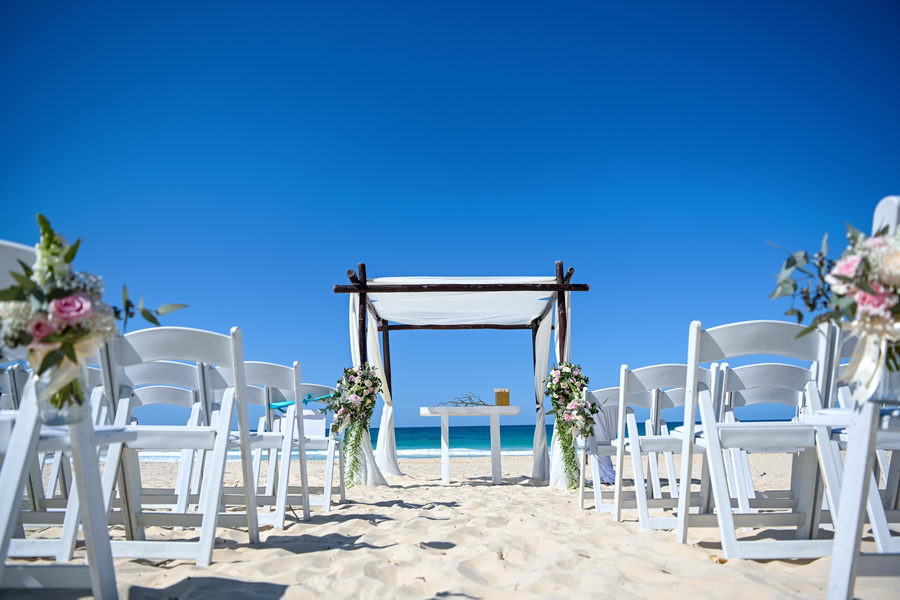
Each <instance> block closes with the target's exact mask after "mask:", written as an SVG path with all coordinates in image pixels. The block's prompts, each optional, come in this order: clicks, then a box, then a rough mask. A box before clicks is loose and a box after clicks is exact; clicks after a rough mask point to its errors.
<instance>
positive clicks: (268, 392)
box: [212, 361, 309, 528]
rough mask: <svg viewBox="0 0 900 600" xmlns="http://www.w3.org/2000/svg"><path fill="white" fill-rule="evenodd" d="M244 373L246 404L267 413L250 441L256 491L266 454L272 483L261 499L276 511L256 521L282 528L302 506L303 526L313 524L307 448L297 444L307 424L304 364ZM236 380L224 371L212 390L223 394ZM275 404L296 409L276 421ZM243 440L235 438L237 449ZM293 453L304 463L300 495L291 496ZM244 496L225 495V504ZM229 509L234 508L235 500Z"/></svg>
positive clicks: (251, 367)
mask: <svg viewBox="0 0 900 600" xmlns="http://www.w3.org/2000/svg"><path fill="white" fill-rule="evenodd" d="M244 369H245V374H246V381H245V382H246V384H247V386H249V387H248V388H247V389H246V390H245V392H246V395H245V397H246V398H247V402H246V404H247V405H248V406H249V405H252V404H255V405H257V406H260V407H262V408H263V409H264V411H265V414H264V415H263V417H262V418H261V419H260V422H259V426H258V427H257V430H256V433H255V434H254V435H253V436H252V437H251V440H250V445H251V447H252V448H253V472H254V479H253V485H254V486H257V487H258V481H259V477H260V475H261V473H260V471H261V461H262V453H263V452H264V451H265V452H266V453H267V454H268V466H269V469H268V477H267V480H266V485H265V488H264V489H263V490H262V494H260V493H259V490H257V497H256V499H257V502H258V503H259V505H261V506H265V507H271V508H273V509H274V512H260V513H259V515H258V517H257V518H258V519H259V522H260V523H262V524H264V525H272V526H275V527H278V528H283V527H284V524H285V510H286V508H287V505H288V503H290V504H297V503H299V504H302V506H303V518H304V520H306V519H309V483H308V479H307V468H306V467H307V465H306V447H305V445H304V444H295V441H296V440H298V439H303V437H304V436H303V425H304V423H303V419H300V418H298V417H297V410H298V406H297V403H298V400H302V397H301V396H300V393H301V392H300V390H301V384H300V363H298V362H294V364H293V366H292V367H286V366H283V365H277V364H273V363H265V362H252V361H248V362H245V363H244ZM233 377H234V371H233V369H228V368H223V367H218V368H215V369H212V388H213V389H214V390H219V389H222V388H223V387H230V386H233V385H234V381H233ZM273 402H292V404H290V405H289V406H288V407H287V411H286V414H285V415H284V416H283V417H280V418H275V417H273V415H272V414H271V411H270V407H271V405H272V403H273ZM301 406H302V404H301ZM238 439H239V436H236V435H234V434H232V443H231V446H232V447H236V446H237V444H238ZM293 447H297V454H298V459H299V467H300V493H299V494H294V495H289V483H290V469H291V462H292V460H291V452H292V448H293ZM279 455H280V456H279ZM240 492H241V488H237V489H226V490H225V495H226V498H229V495H234V494H236V493H240ZM226 503H230V504H233V503H235V500H232V501H230V502H226Z"/></svg>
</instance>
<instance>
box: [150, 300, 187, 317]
mask: <svg viewBox="0 0 900 600" xmlns="http://www.w3.org/2000/svg"><path fill="white" fill-rule="evenodd" d="M187 307H188V305H187V304H178V303H176V302H169V303H167V304H163V305H162V306H160V307H159V308H157V309H156V314H158V315H160V316H162V315H167V314H169V313H172V312H175V311H176V310H181V309H183V308H187Z"/></svg>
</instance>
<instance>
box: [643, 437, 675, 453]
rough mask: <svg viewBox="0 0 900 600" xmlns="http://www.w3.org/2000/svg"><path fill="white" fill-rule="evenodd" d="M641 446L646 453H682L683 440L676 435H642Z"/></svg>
mask: <svg viewBox="0 0 900 600" xmlns="http://www.w3.org/2000/svg"><path fill="white" fill-rule="evenodd" d="M640 444H641V450H642V451H644V452H680V451H681V439H680V438H678V437H676V436H674V435H642V436H641V437H640Z"/></svg>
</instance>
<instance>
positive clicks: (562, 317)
mask: <svg viewBox="0 0 900 600" xmlns="http://www.w3.org/2000/svg"><path fill="white" fill-rule="evenodd" d="M570 277H571V275H570ZM564 282H565V276H564V275H563V262H562V261H561V260H558V261H556V283H557V284H559V285H563V283H564ZM556 310H557V313H556V325H557V327H559V332H558V333H559V335H558V336H557V340H558V341H559V360H560V362H563V361H567V360H569V357H568V356H566V329H567V327H566V323H567V322H568V320H569V318H568V312H567V309H566V293H565V292H563V291H558V292H556Z"/></svg>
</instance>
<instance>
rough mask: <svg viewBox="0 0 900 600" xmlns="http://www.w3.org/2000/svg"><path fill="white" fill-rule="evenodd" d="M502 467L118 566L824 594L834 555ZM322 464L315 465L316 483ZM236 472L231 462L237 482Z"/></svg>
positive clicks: (216, 593)
mask: <svg viewBox="0 0 900 600" xmlns="http://www.w3.org/2000/svg"><path fill="white" fill-rule="evenodd" d="M777 460H778V459H777V458H775V457H771V458H770V457H762V460H761V461H755V462H754V465H753V467H754V470H755V471H757V475H761V476H762V479H763V480H764V481H769V482H771V483H772V484H773V485H778V484H779V483H783V482H780V481H779V478H773V477H772V476H771V473H775V472H785V471H783V470H782V469H780V468H777V467H780V466H782V465H780V464H778V463H777V462H773V461H777ZM503 464H504V471H505V473H504V475H505V480H506V482H507V485H502V486H492V485H489V484H488V475H489V472H490V466H489V459H488V458H471V459H467V458H460V459H455V460H454V462H453V466H452V469H453V477H454V478H455V479H456V481H455V482H453V483H451V484H450V485H443V484H441V483H440V481H439V472H440V466H439V463H438V461H437V460H436V459H435V460H431V459H418V460H406V461H401V466H402V468H403V469H404V471H405V472H406V473H407V475H405V476H403V477H393V478H389V479H390V480H391V483H392V484H393V486H392V487H382V488H363V487H356V488H353V489H351V490H350V491H349V493H348V503H346V504H344V505H337V506H335V507H334V509H333V512H332V513H331V514H330V515H323V514H321V513H320V512H314V516H313V519H312V521H311V522H309V523H299V522H295V523H292V524H291V525H290V526H289V527H288V528H287V529H286V530H279V529H271V528H266V529H264V531H263V533H262V536H263V540H264V543H263V544H262V545H261V546H260V547H249V546H248V545H247V544H246V535H245V534H244V533H243V532H241V531H234V530H228V529H220V530H219V540H218V543H217V549H216V551H215V556H214V563H213V564H212V565H211V566H210V567H208V568H197V567H195V566H194V565H193V564H191V563H189V562H185V561H163V562H151V561H132V560H119V561H117V574H118V577H119V585H120V590H121V594H122V597H123V598H129V599H144V598H147V599H150V598H152V599H158V598H172V599H174V598H177V599H179V600H188V599H196V598H216V599H225V598H262V599H270V598H271V599H274V598H322V597H326V598H380V599H385V598H451V599H452V598H462V599H466V598H562V597H582V598H584V597H616V598H660V597H662V598H691V599H696V598H726V597H727V598H729V600H738V599H740V598H788V597H797V598H822V597H824V586H825V583H826V579H827V573H828V565H829V561H828V559H822V560H816V561H798V562H793V563H792V562H787V561H769V562H767V563H762V562H754V561H742V560H729V561H727V562H725V563H720V562H719V561H717V560H716V557H717V556H718V555H720V554H721V551H720V550H719V548H718V545H717V543H716V540H717V537H718V536H717V532H716V531H715V530H709V529H704V530H696V531H695V533H694V534H693V535H692V541H694V542H695V544H693V545H689V546H683V545H679V544H677V543H675V541H674V539H673V534H672V533H671V532H638V528H637V524H636V522H635V520H634V519H635V516H634V515H633V514H632V513H627V515H628V518H629V519H630V520H629V521H627V522H624V523H616V522H615V521H613V520H612V519H611V518H610V517H609V516H606V515H598V514H595V513H593V512H591V511H588V510H579V509H578V504H577V497H576V495H575V493H574V492H562V491H558V490H551V489H548V488H547V487H539V486H533V485H530V484H529V482H528V479H527V477H526V475H527V474H528V473H529V472H530V469H531V459H530V458H525V457H508V458H507V457H504V463H503ZM174 466H175V465H172V464H160V463H151V464H146V465H143V471H144V474H145V483H146V484H151V485H154V484H162V483H163V481H165V479H167V478H168V477H169V474H170V473H173V472H174ZM322 466H323V463H322V462H314V463H312V470H313V473H312V476H313V481H314V483H315V482H316V481H318V482H319V484H320V483H321V477H322V475H321V472H322ZM784 466H786V465H784ZM236 468H237V465H236V464H229V475H228V478H227V479H229V480H231V481H232V482H235V479H236V478H237V471H236ZM626 476H628V473H626ZM464 477H469V478H471V479H467V480H462V478H464ZM150 533H151V534H152V535H154V536H156V535H161V534H163V535H166V536H168V537H173V536H175V537H188V538H189V537H193V533H192V532H170V531H163V530H159V529H156V530H150ZM751 535H752V533H751ZM696 542H701V543H700V544H696ZM898 589H900V577H897V578H888V579H860V580H859V584H858V585H857V595H858V596H860V597H862V598H896V597H897V593H898V592H897V590H898ZM17 596H18V595H17ZM26 597H27V596H26ZM41 597H45V596H41ZM59 597H69V598H71V597H72V596H71V595H68V596H59Z"/></svg>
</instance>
